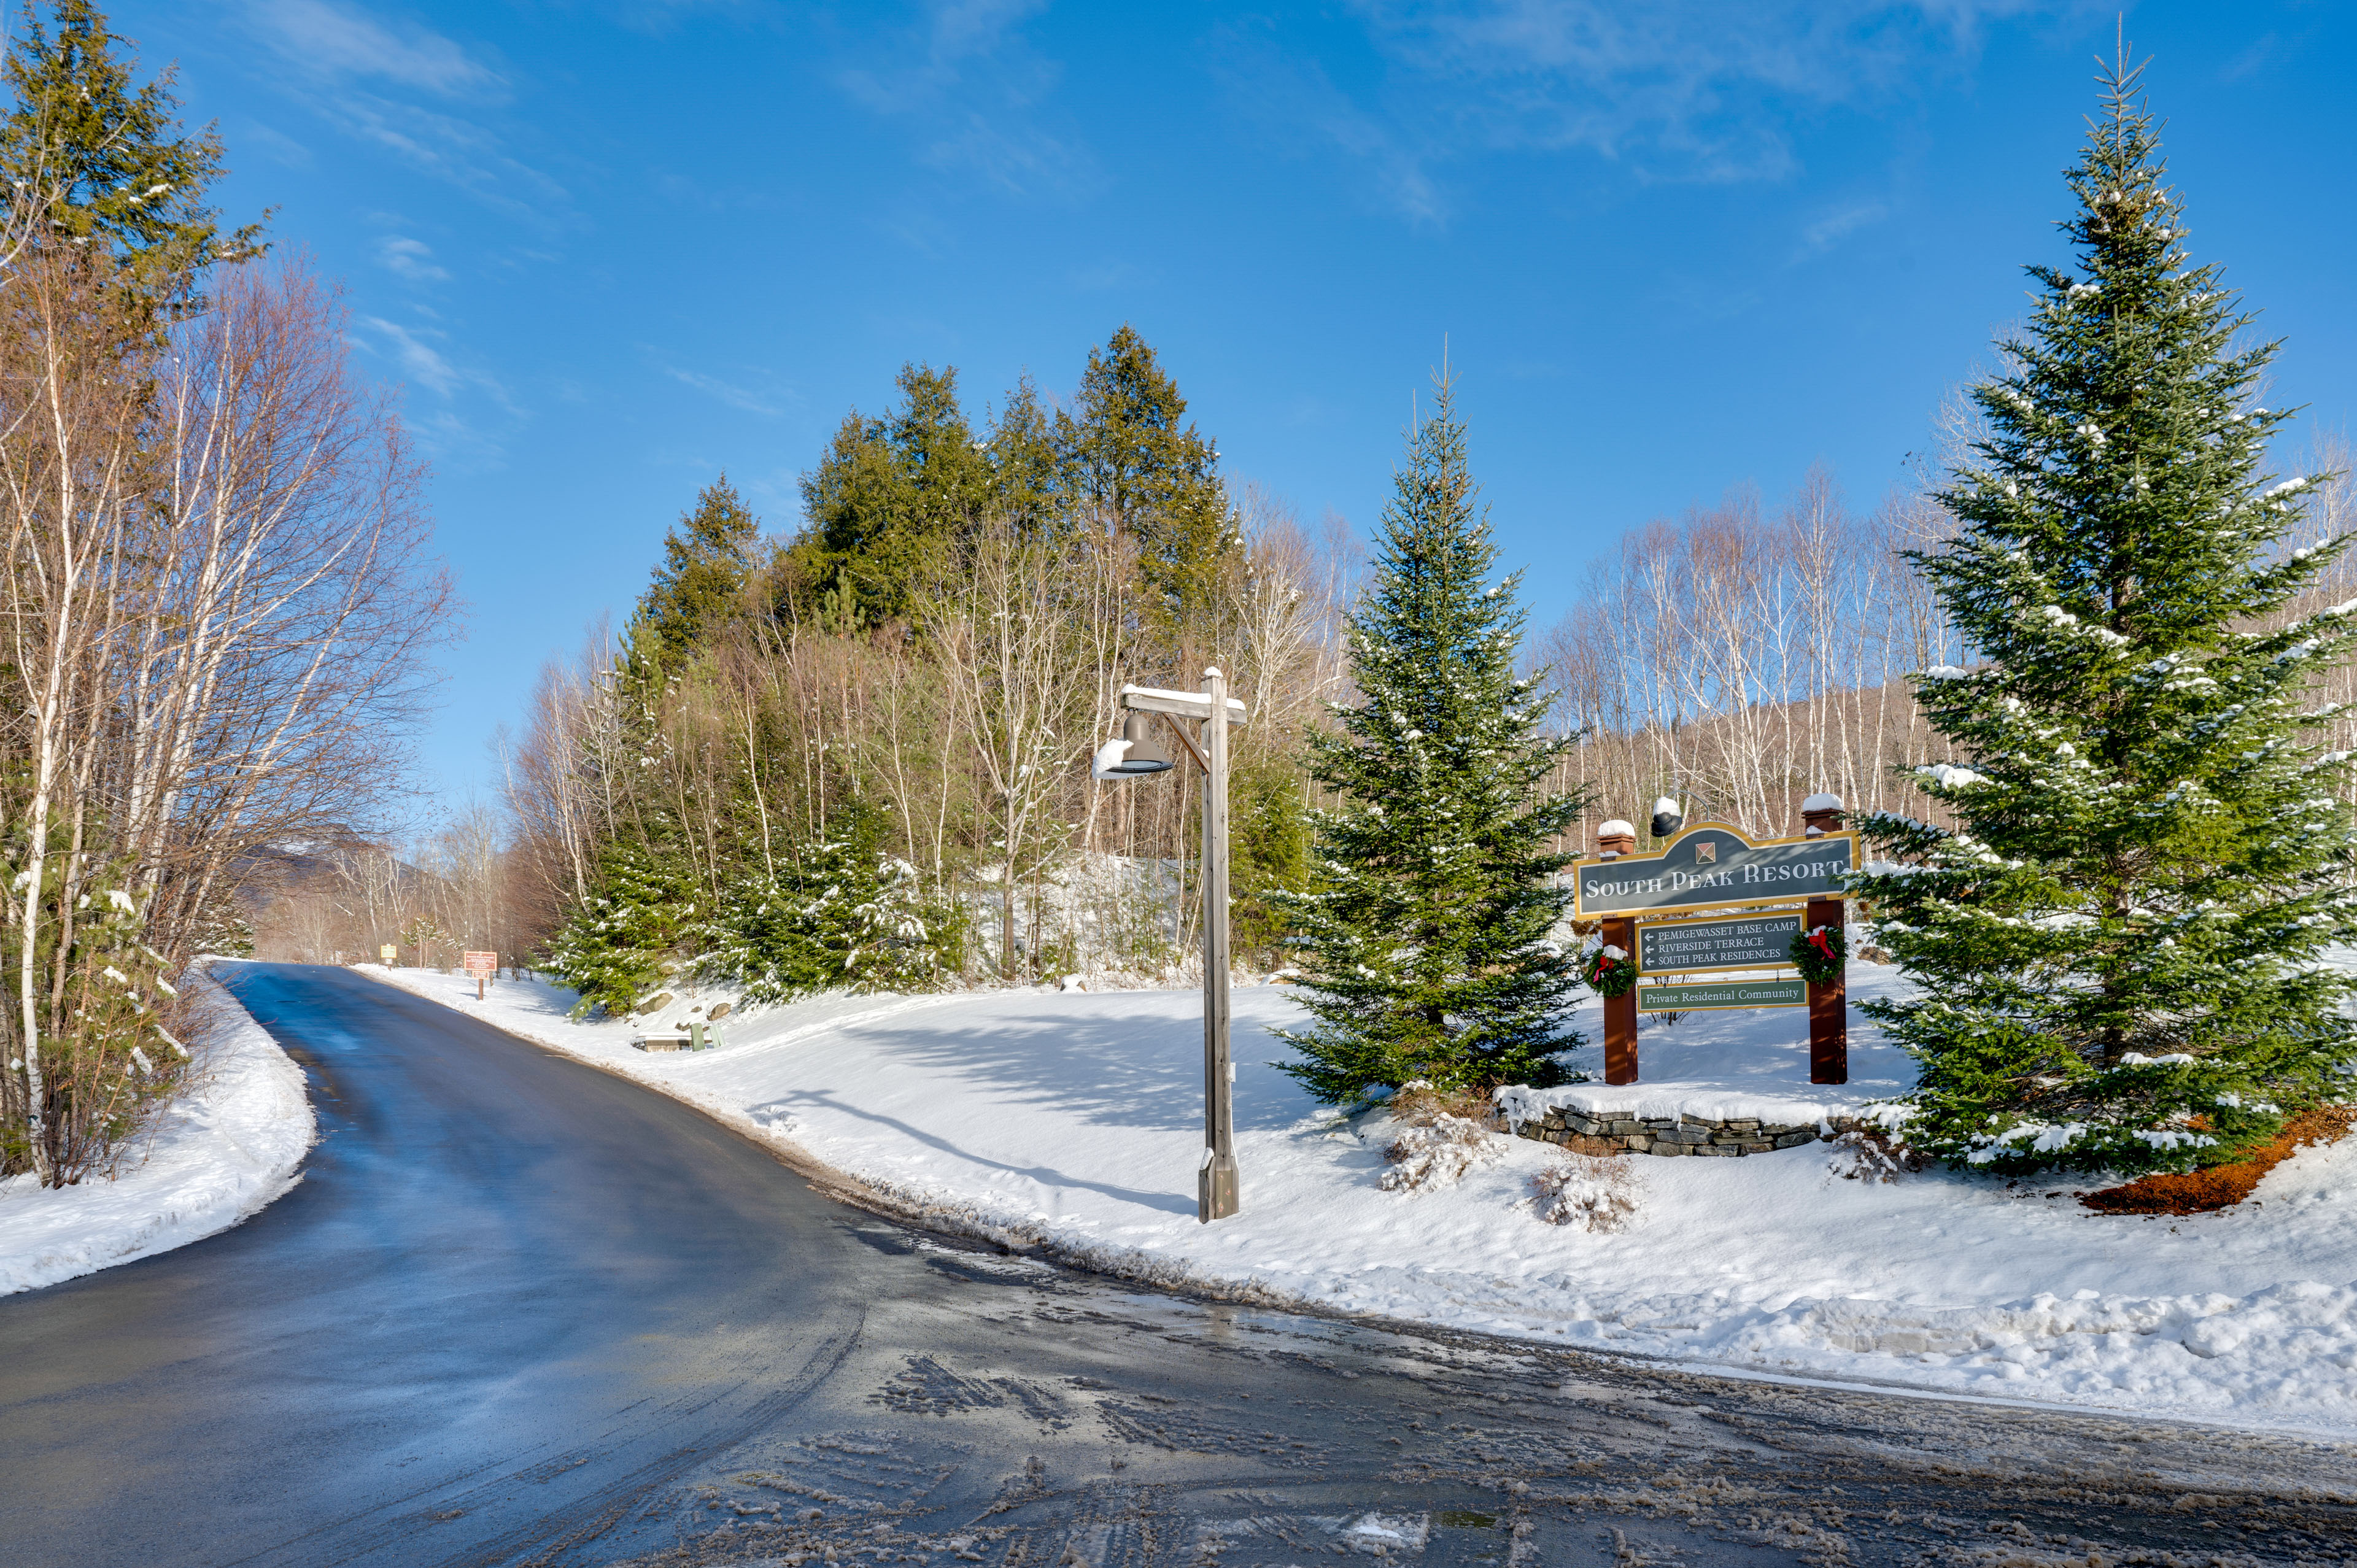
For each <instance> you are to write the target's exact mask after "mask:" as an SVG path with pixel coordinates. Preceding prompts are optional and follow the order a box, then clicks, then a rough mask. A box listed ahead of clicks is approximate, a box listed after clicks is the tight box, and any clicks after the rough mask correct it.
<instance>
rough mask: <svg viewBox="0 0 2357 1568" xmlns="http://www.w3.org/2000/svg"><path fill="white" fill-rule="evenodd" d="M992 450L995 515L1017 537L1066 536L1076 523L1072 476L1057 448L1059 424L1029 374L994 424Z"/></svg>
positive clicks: (991, 465) (991, 432)
mask: <svg viewBox="0 0 2357 1568" xmlns="http://www.w3.org/2000/svg"><path fill="white" fill-rule="evenodd" d="M987 451H988V455H989V458H990V470H991V482H990V505H991V510H993V511H994V512H996V514H997V515H998V516H1000V517H1002V518H1005V519H1006V521H1007V523H1008V524H1009V525H1010V526H1011V527H1012V528H1013V529H1014V530H1015V532H1016V534H1017V537H1018V538H1024V539H1037V538H1040V537H1043V536H1048V535H1053V534H1057V533H1060V532H1062V531H1063V530H1064V529H1065V528H1066V527H1067V526H1068V525H1069V524H1070V523H1071V510H1072V509H1071V493H1070V471H1069V469H1068V468H1067V467H1066V465H1065V462H1064V456H1063V454H1062V453H1061V452H1060V451H1058V450H1057V447H1056V427H1055V424H1054V422H1053V421H1051V420H1050V419H1049V417H1048V411H1047V410H1046V409H1045V408H1043V407H1041V406H1040V403H1039V389H1038V388H1036V387H1034V386H1033V385H1032V384H1031V378H1030V377H1029V376H1028V375H1026V376H1025V377H1024V378H1023V379H1022V380H1021V381H1017V383H1016V385H1015V390H1014V391H1013V392H1009V393H1007V394H1006V406H1005V407H1003V408H1001V409H1000V410H999V411H998V417H997V418H996V419H995V420H993V421H992V422H991V427H990V441H989V444H988V446H987Z"/></svg>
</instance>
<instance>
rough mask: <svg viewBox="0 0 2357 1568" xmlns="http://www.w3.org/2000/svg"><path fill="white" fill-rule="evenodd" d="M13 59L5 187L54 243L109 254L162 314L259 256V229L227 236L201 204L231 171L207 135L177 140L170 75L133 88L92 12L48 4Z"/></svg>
mask: <svg viewBox="0 0 2357 1568" xmlns="http://www.w3.org/2000/svg"><path fill="white" fill-rule="evenodd" d="M49 11H50V15H51V17H52V19H53V20H54V23H55V31H54V32H53V31H51V30H50V29H49V28H48V27H44V26H43V25H42V23H41V19H40V17H39V16H38V15H33V16H28V17H27V26H26V28H25V32H24V34H23V36H21V37H20V38H17V39H16V41H15V42H14V43H13V44H12V45H11V46H10V48H9V50H8V57H7V63H6V71H7V78H8V84H9V86H10V87H11V88H13V89H14V90H15V91H16V108H15V109H14V110H13V111H12V112H11V113H10V114H9V115H8V117H7V119H6V120H5V122H0V175H5V177H7V178H8V179H9V180H11V181H13V182H14V183H15V184H16V186H17V187H18V188H20V189H24V190H27V191H30V192H32V193H34V194H35V195H36V197H37V198H46V199H48V202H49V209H48V212H47V213H46V214H45V216H46V219H47V221H48V226H49V229H50V231H51V232H52V233H53V234H55V235H56V236H58V237H59V238H60V239H62V240H64V241H65V242H68V243H70V244H75V245H82V246H90V245H104V246H106V247H107V248H108V249H109V250H110V251H112V252H113V254H114V255H115V257H116V258H117V259H118V260H119V261H121V262H122V263H124V266H125V267H126V268H127V269H128V270H129V272H130V273H131V275H132V278H133V280H134V284H135V287H136V288H137V289H139V290H140V291H141V292H142V293H143V294H144V295H146V296H147V297H148V298H149V299H150V300H151V301H153V302H156V303H163V302H164V301H165V300H167V298H169V297H171V296H173V295H177V294H178V292H179V291H180V290H182V289H184V288H185V287H186V286H188V283H189V281H190V280H192V279H193V278H194V276H195V275H196V274H198V273H199V272H201V271H202V270H203V269H204V268H205V267H206V266H208V265H210V263H213V262H216V261H233V260H238V259H242V258H243V257H246V256H251V255H253V254H256V253H258V252H260V250H261V248H262V239H261V235H262V229H261V226H260V225H259V224H249V225H247V226H246V227H245V228H242V229H239V230H236V231H232V232H227V233H224V232H223V231H222V230H221V224H220V215H219V214H218V213H217V212H215V211H214V209H212V208H210V207H209V206H207V205H206V203H205V193H206V192H207V190H208V189H210V188H211V186H212V185H213V183H214V182H215V181H216V180H218V179H220V178H221V176H222V175H224V174H226V173H227V172H228V171H227V170H226V169H224V168H223V167H222V166H221V137H220V136H219V135H218V134H215V133H214V131H213V129H212V127H211V126H210V125H209V126H207V127H206V128H205V129H204V130H203V131H201V132H199V133H198V134H195V135H193V136H189V135H183V134H180V123H179V118H178V111H179V102H178V100H177V99H176V98H174V97H173V95H172V91H171V89H172V81H173V77H174V72H173V71H172V70H168V69H167V70H165V71H163V72H162V73H161V74H160V75H158V76H157V77H156V80H155V81H150V82H149V83H147V85H145V87H135V86H134V84H133V81H132V70H133V67H134V65H135V61H134V60H133V59H130V58H129V56H128V54H127V51H122V52H119V48H120V46H122V45H124V44H125V43H126V42H127V40H126V39H124V38H122V37H121V35H119V34H117V33H114V32H113V31H111V30H110V29H109V28H108V27H107V25H106V16H105V13H103V12H102V11H101V10H99V8H98V7H97V6H95V5H91V4H90V0H54V3H53V4H52V5H50V7H49Z"/></svg>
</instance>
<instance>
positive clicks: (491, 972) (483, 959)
mask: <svg viewBox="0 0 2357 1568" xmlns="http://www.w3.org/2000/svg"><path fill="white" fill-rule="evenodd" d="M467 972H468V974H471V975H473V976H474V977H475V1000H476V1001H478V1002H480V1001H481V1000H482V999H483V983H484V982H486V981H488V980H490V979H491V978H492V977H494V976H495V975H497V974H498V973H499V972H500V955H499V954H497V953H495V952H470V953H468V955H467Z"/></svg>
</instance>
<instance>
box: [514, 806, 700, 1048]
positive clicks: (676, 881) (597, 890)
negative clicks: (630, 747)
mask: <svg viewBox="0 0 2357 1568" xmlns="http://www.w3.org/2000/svg"><path fill="white" fill-rule="evenodd" d="M695 914H696V908H695V890H694V881H693V879H692V878H691V877H689V876H688V875H687V874H686V872H685V871H684V870H683V868H682V867H681V866H680V865H678V864H677V863H676V862H675V861H674V860H673V858H672V857H670V856H668V855H665V854H662V853H660V852H658V851H656V850H653V849H651V848H649V847H648V846H646V845H644V844H641V843H633V842H630V841H629V840H627V839H625V840H617V841H615V842H613V843H608V844H607V845H605V846H604V847H603V848H602V849H601V850H600V851H599V852H598V857H597V879H596V882H595V883H594V884H593V886H592V888H591V891H590V895H589V897H588V898H587V899H586V900H585V901H583V903H582V904H581V905H580V906H579V907H578V908H576V909H575V910H574V911H573V913H572V915H571V916H570V917H569V918H567V919H566V920H565V924H564V925H563V926H562V927H561V928H559V929H558V930H557V933H556V935H555V937H554V938H553V939H552V940H550V942H549V945H548V953H547V957H546V960H545V967H547V968H548V969H549V970H551V971H552V972H554V973H556V974H559V975H562V976H563V977H564V979H565V983H566V984H567V985H570V986H572V987H573V988H574V989H575V990H576V991H578V992H579V993H581V1000H580V1003H579V1004H578V1005H576V1007H575V1009H574V1013H575V1015H576V1016H578V1015H582V1014H586V1013H587V1012H588V1011H589V1010H590V1009H591V1008H592V1007H600V1006H602V1007H604V1008H605V1009H606V1011H607V1012H608V1013H627V1012H629V1011H630V1010H631V1009H632V1008H633V1007H635V1006H636V1005H637V1004H639V1003H640V1001H642V1000H643V999H645V998H646V997H647V996H648V995H650V994H651V993H653V992H654V990H655V989H656V988H657V987H658V986H659V985H661V984H662V981H663V977H664V976H665V975H666V974H668V973H669V972H671V968H672V964H671V959H672V954H673V951H674V950H676V949H677V948H678V946H679V943H680V940H681V939H682V937H683V935H684V934H685V933H686V931H687V930H688V929H689V928H690V926H691V925H692V923H693V922H694V919H695Z"/></svg>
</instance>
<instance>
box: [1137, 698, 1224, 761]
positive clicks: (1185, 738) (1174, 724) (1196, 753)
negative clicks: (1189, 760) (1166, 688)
mask: <svg viewBox="0 0 2357 1568" xmlns="http://www.w3.org/2000/svg"><path fill="white" fill-rule="evenodd" d="M1147 711H1148V712H1152V713H1154V714H1155V716H1157V718H1159V719H1160V720H1161V721H1162V723H1163V725H1164V727H1165V728H1167V729H1168V730H1169V732H1170V733H1171V734H1172V735H1175V736H1178V737H1179V745H1180V746H1185V747H1186V748H1187V755H1188V756H1189V757H1193V758H1194V759H1195V766H1196V767H1198V768H1201V769H1202V770H1203V771H1204V772H1205V773H1209V772H1211V762H1210V761H1209V760H1208V759H1207V758H1206V757H1204V756H1203V753H1202V751H1201V749H1200V748H1199V747H1198V746H1196V745H1195V741H1194V737H1192V736H1189V734H1188V733H1187V727H1186V726H1185V725H1182V724H1180V723H1179V721H1178V720H1177V719H1175V718H1173V717H1171V716H1170V715H1169V714H1165V713H1161V712H1159V711H1158V710H1152V709H1149V710H1147Z"/></svg>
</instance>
